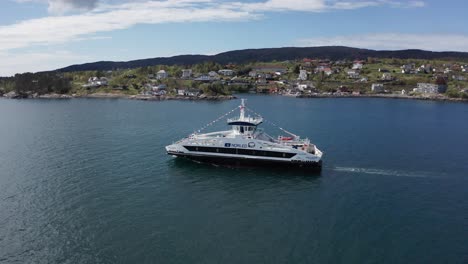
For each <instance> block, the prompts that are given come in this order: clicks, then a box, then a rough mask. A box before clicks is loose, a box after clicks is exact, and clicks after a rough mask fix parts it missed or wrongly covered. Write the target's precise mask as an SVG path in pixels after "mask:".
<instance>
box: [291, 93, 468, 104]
mask: <svg viewBox="0 0 468 264" xmlns="http://www.w3.org/2000/svg"><path fill="white" fill-rule="evenodd" d="M296 98H388V99H410V100H427V101H450V102H468V100H467V99H463V98H451V97H447V96H445V95H432V96H423V95H402V94H311V95H299V96H296Z"/></svg>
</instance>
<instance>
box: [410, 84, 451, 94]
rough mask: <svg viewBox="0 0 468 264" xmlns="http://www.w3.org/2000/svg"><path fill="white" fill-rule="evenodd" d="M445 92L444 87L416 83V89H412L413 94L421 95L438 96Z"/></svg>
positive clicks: (445, 88)
mask: <svg viewBox="0 0 468 264" xmlns="http://www.w3.org/2000/svg"><path fill="white" fill-rule="evenodd" d="M446 90H447V86H446V85H439V84H433V83H418V85H417V87H416V88H414V89H413V92H416V93H422V94H438V93H445V91H446Z"/></svg>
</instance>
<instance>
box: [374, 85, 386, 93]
mask: <svg viewBox="0 0 468 264" xmlns="http://www.w3.org/2000/svg"><path fill="white" fill-rule="evenodd" d="M371 91H372V92H374V93H383V92H384V91H385V89H384V85H383V84H382V83H373V84H372V86H371Z"/></svg>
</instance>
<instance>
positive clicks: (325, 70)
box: [323, 68, 333, 76]
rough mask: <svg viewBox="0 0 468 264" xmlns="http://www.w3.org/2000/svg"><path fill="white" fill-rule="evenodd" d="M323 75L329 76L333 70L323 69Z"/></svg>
mask: <svg viewBox="0 0 468 264" xmlns="http://www.w3.org/2000/svg"><path fill="white" fill-rule="evenodd" d="M323 73H325V75H327V76H330V75H332V74H333V70H332V69H331V68H325V69H323Z"/></svg>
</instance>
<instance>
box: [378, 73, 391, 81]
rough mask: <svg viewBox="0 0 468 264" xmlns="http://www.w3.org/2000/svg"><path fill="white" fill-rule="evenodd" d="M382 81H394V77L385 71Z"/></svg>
mask: <svg viewBox="0 0 468 264" xmlns="http://www.w3.org/2000/svg"><path fill="white" fill-rule="evenodd" d="M380 79H381V80H382V81H392V80H393V77H392V75H391V74H390V73H389V72H385V73H383V74H382V77H381V78H380Z"/></svg>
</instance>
